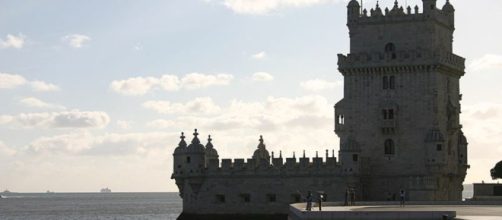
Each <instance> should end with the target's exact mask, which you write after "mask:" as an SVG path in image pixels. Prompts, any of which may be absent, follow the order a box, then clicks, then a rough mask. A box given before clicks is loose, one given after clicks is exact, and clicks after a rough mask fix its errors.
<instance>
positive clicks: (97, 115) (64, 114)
mask: <svg viewBox="0 0 502 220" xmlns="http://www.w3.org/2000/svg"><path fill="white" fill-rule="evenodd" d="M1 117H3V118H4V119H5V120H4V124H7V125H12V126H16V127H24V128H104V127H106V126H107V125H108V123H110V116H108V114H107V113H106V112H99V111H80V110H71V111H61V112H40V113H20V114H18V115H3V116H1Z"/></svg>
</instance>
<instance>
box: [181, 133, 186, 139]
mask: <svg viewBox="0 0 502 220" xmlns="http://www.w3.org/2000/svg"><path fill="white" fill-rule="evenodd" d="M180 139H181V140H185V132H181V136H180Z"/></svg>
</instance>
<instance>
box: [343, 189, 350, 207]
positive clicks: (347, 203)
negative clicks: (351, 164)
mask: <svg viewBox="0 0 502 220" xmlns="http://www.w3.org/2000/svg"><path fill="white" fill-rule="evenodd" d="M343 205H344V206H349V188H347V189H345V203H344V204H343Z"/></svg>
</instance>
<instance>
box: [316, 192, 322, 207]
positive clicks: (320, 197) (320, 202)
mask: <svg viewBox="0 0 502 220" xmlns="http://www.w3.org/2000/svg"><path fill="white" fill-rule="evenodd" d="M322 200H323V194H322V193H319V198H317V202H318V203H319V211H322Z"/></svg>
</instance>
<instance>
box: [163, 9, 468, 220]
mask: <svg viewBox="0 0 502 220" xmlns="http://www.w3.org/2000/svg"><path fill="white" fill-rule="evenodd" d="M422 1H423V8H422V11H421V12H420V9H419V7H418V6H415V7H413V8H412V7H407V8H404V7H403V6H400V5H399V4H398V2H397V0H396V2H395V5H394V7H393V8H391V9H387V8H386V9H382V8H380V6H379V5H378V4H377V5H376V8H374V9H371V10H370V11H367V10H366V9H364V10H362V8H361V5H360V4H359V2H358V1H356V0H351V1H350V2H349V3H348V6H347V10H348V11H347V19H348V22H347V26H348V28H349V35H350V53H349V54H347V55H343V54H339V55H338V70H339V72H340V73H341V74H342V75H343V77H344V98H343V99H342V100H341V101H339V102H338V103H336V105H335V123H334V124H335V126H334V127H335V133H336V134H337V135H338V136H339V137H340V151H339V152H338V158H337V157H335V155H334V153H331V152H326V154H325V155H322V156H321V157H319V156H318V155H316V157H315V158H306V157H305V156H303V157H301V156H300V157H299V158H295V157H293V158H282V155H279V157H277V155H275V156H274V155H273V154H272V155H270V154H269V152H268V151H267V150H266V145H265V141H264V139H263V138H260V142H259V144H258V149H257V150H256V151H255V153H254V155H253V157H252V158H250V159H247V160H244V159H233V160H232V159H222V160H220V159H219V158H218V153H217V151H216V149H215V148H214V147H213V145H212V140H211V139H210V138H209V140H208V142H207V144H206V145H205V146H204V145H202V144H201V142H200V140H199V137H198V132H197V131H195V133H194V137H193V139H192V140H191V143H190V144H189V145H187V143H186V142H185V140H184V138H185V136H184V135H182V137H181V141H180V143H179V145H178V147H177V148H176V149H175V152H174V154H173V156H174V167H173V169H174V170H173V174H172V178H173V179H175V181H176V185H177V186H178V188H179V191H180V196H181V197H182V199H183V213H182V215H181V216H180V217H179V219H182V218H185V219H188V218H189V216H192V217H193V216H197V217H196V219H204V218H205V217H207V216H211V215H213V216H215V215H221V216H223V215H239V214H240V215H263V216H267V215H269V216H270V215H284V214H287V213H288V208H289V207H288V204H291V203H296V202H301V201H303V200H302V196H305V195H303V193H305V192H306V191H307V190H309V191H312V192H317V191H322V192H324V193H326V195H327V199H328V201H343V200H344V197H345V192H346V190H347V188H353V189H355V191H356V195H357V199H358V200H364V201H384V200H387V199H389V198H391V197H393V195H394V194H395V193H398V192H399V190H400V189H403V190H405V191H406V196H407V199H408V200H413V201H460V200H461V199H462V190H463V186H462V183H463V181H464V178H465V176H466V171H467V169H468V168H469V165H468V161H467V140H466V137H465V136H464V134H463V132H462V125H460V123H459V116H460V111H461V105H460V101H461V100H462V95H461V94H460V89H459V81H460V78H461V77H462V76H463V75H464V74H465V59H464V58H462V57H460V56H457V55H455V54H454V53H453V32H454V30H455V22H454V21H455V9H454V7H453V5H452V4H451V3H450V2H449V0H448V1H446V4H445V5H444V6H443V7H442V9H439V8H437V6H436V0H422ZM322 153H324V152H322ZM329 153H331V155H330V154H329ZM323 157H324V158H323ZM300 189H301V190H303V192H299V190H300ZM193 218H195V217H193Z"/></svg>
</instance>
